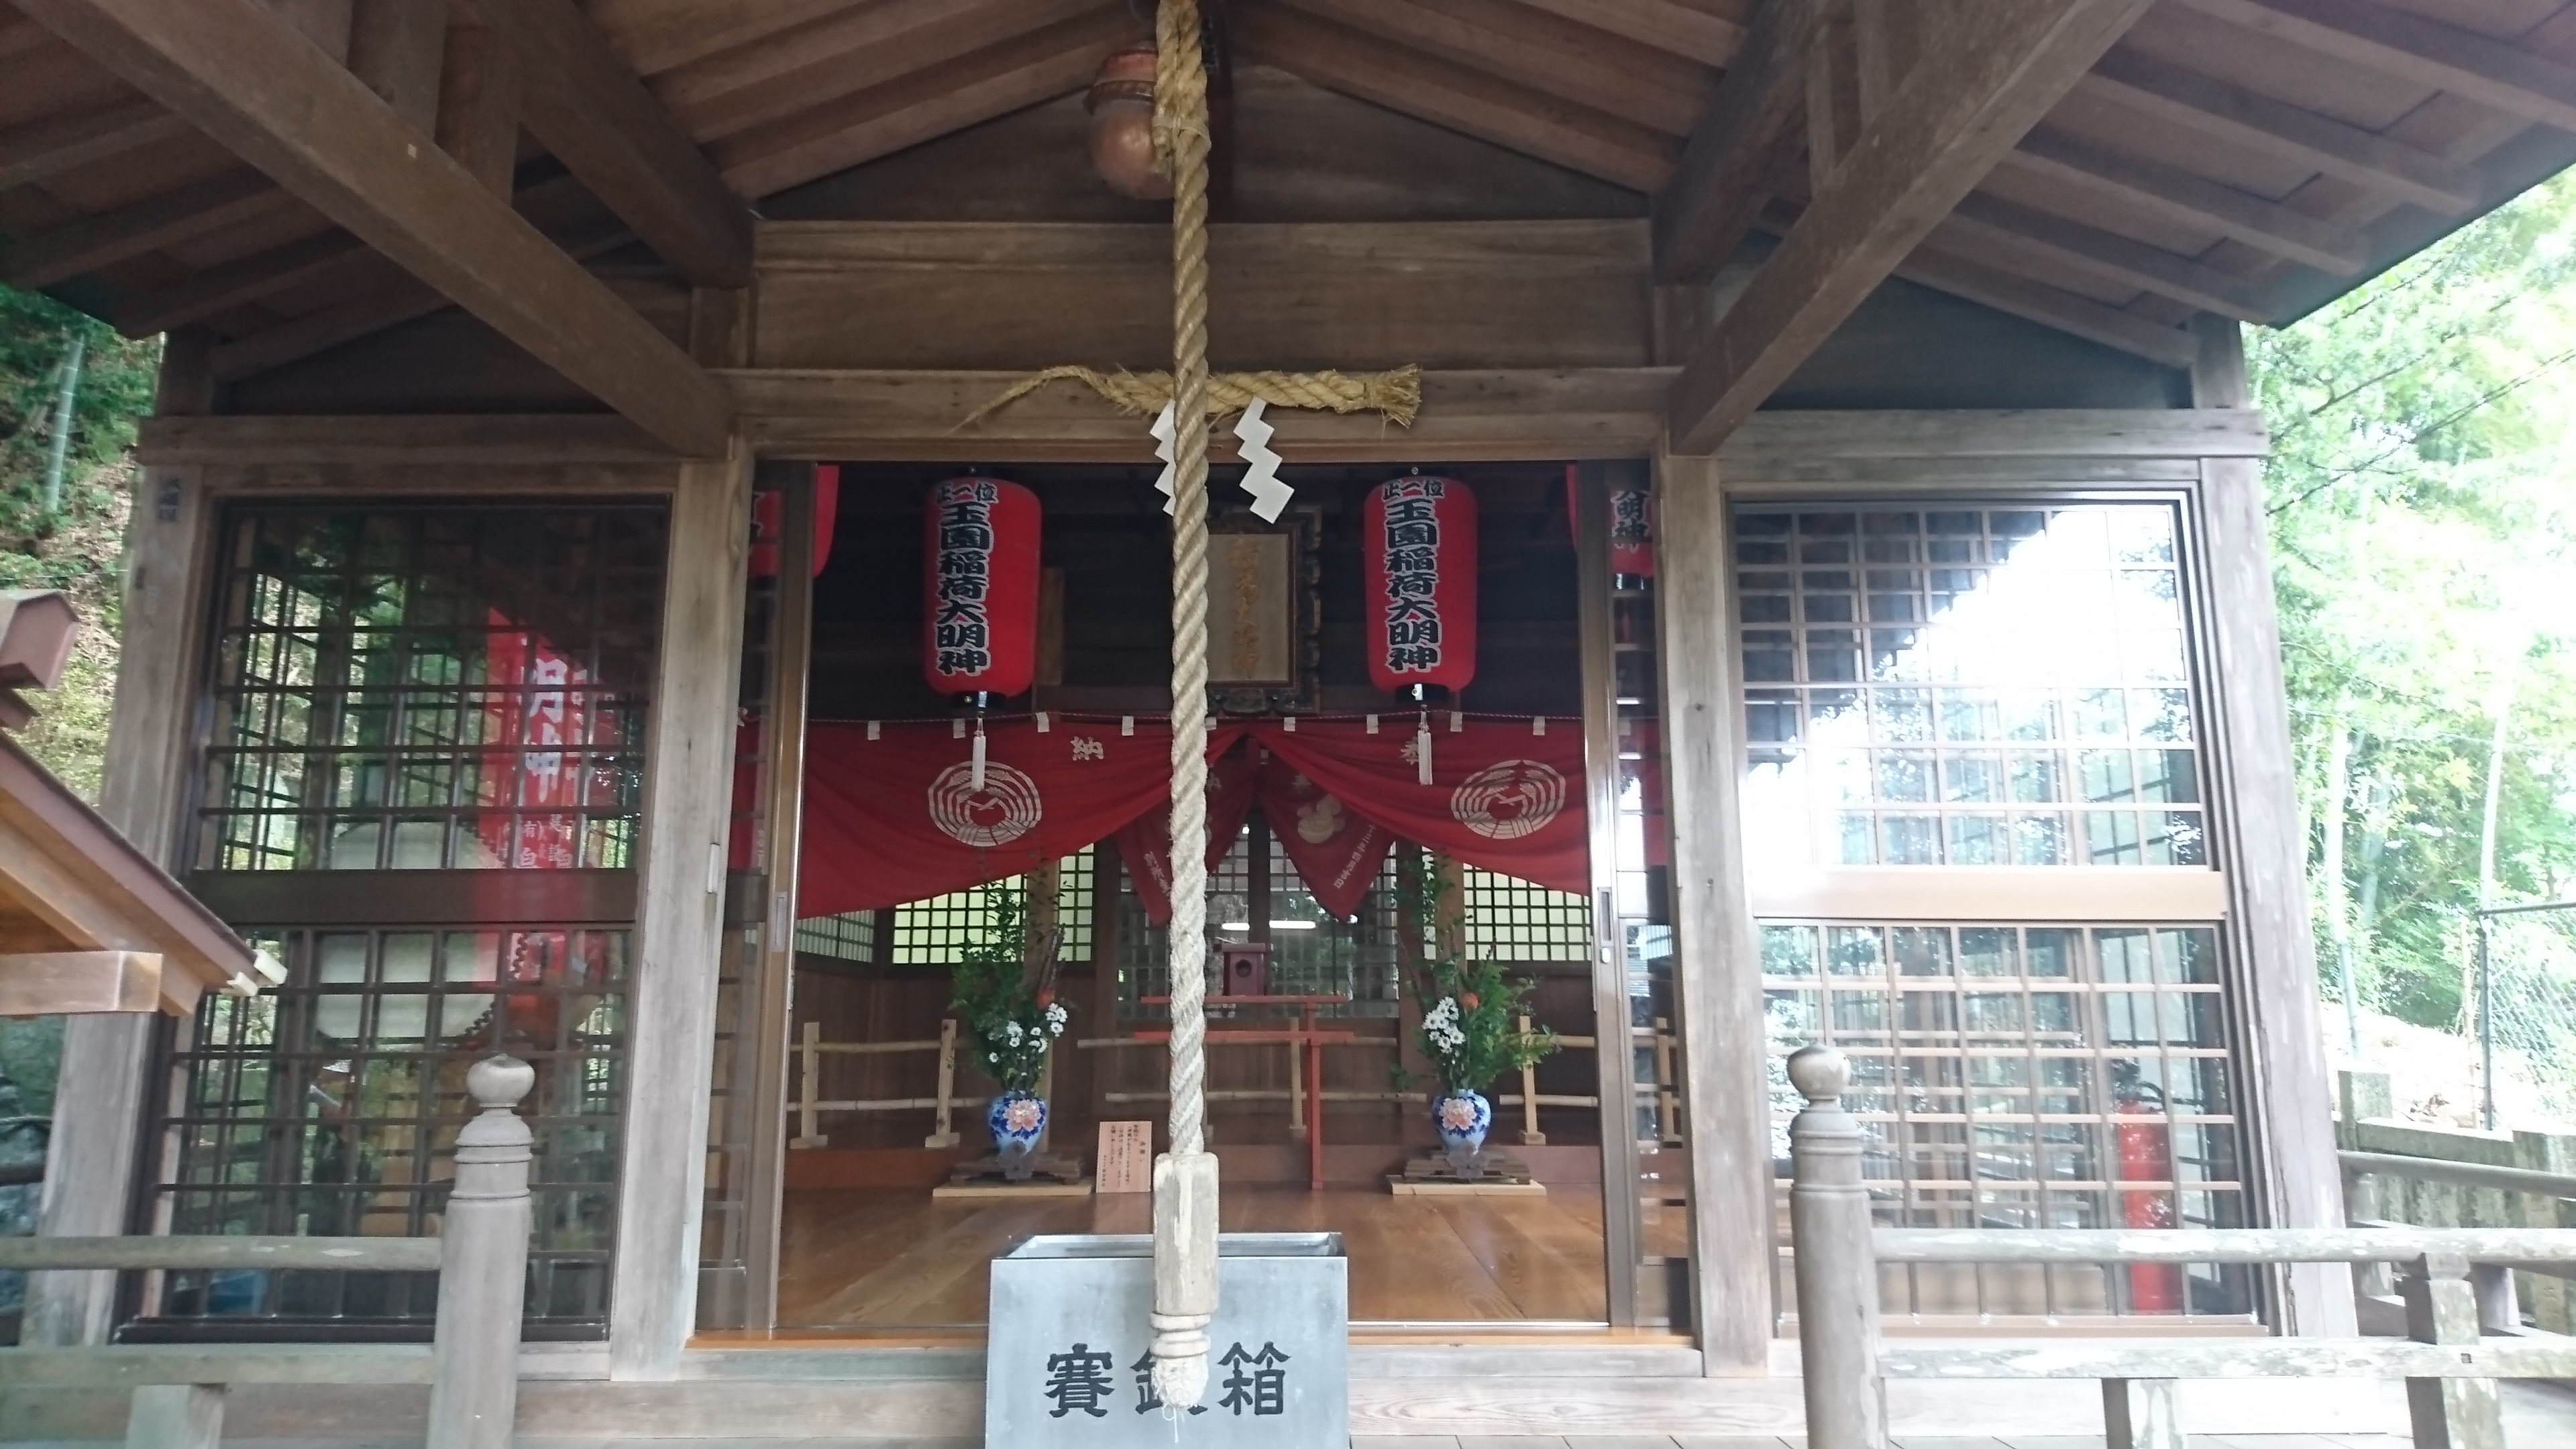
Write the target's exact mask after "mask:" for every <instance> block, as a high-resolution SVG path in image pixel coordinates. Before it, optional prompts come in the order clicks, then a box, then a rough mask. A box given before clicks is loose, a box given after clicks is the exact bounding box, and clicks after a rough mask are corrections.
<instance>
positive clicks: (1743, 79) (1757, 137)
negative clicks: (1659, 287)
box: [1655, 0, 1824, 283]
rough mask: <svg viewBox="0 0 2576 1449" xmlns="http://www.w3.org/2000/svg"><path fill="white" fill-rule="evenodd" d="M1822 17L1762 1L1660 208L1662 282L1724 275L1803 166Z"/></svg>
mask: <svg viewBox="0 0 2576 1449" xmlns="http://www.w3.org/2000/svg"><path fill="white" fill-rule="evenodd" d="M1823 12H1824V7H1823V5H1822V4H1820V3H1818V0H1765V3H1764V4H1763V7H1762V9H1761V11H1760V13H1759V14H1757V15H1755V16H1754V19H1753V28H1752V30H1751V32H1750V33H1748V34H1747V35H1746V36H1745V38H1744V45H1743V48H1742V49H1741V50H1739V51H1738V52H1737V53H1736V57H1735V63H1734V64H1733V65H1732V66H1730V67H1729V68H1728V69H1727V72H1726V78H1725V80H1723V81H1721V82H1720V83H1719V84H1718V88H1717V95H1716V97H1715V98H1714V99H1713V100H1711V101H1710V102H1709V107H1708V112H1707V114H1706V115H1704V116H1702V117H1701V118H1700V122H1699V125H1698V127H1697V128H1695V129H1694V130H1693V131H1692V132H1691V136H1690V141H1689V144H1687V145H1686V146H1685V147H1684V148H1683V150H1682V158H1681V164H1680V165H1679V166H1678V167H1676V168H1675V169H1674V172H1673V180H1672V184H1671V185H1670V186H1669V187H1667V188H1666V189H1665V190H1664V192H1663V194H1661V195H1659V196H1657V197H1656V198H1655V276H1656V278H1657V279H1658V280H1659V281H1663V282H1666V283H1689V282H1705V281H1707V280H1708V279H1709V278H1711V277H1713V276H1715V275H1717V269H1718V268H1719V267H1722V266H1724V265H1725V264H1726V259H1727V257H1728V255H1729V254H1731V253H1733V252H1734V250H1735V247H1736V244H1737V243H1739V242H1741V241H1743V240H1744V238H1745V237H1746V236H1747V235H1748V234H1749V233H1751V232H1752V230H1753V225H1754V223H1755V221H1757V220H1758V219H1759V218H1760V217H1761V215H1762V208H1763V206H1764V204H1765V203H1767V202H1768V201H1769V200H1770V199H1771V197H1772V196H1773V194H1774V193H1776V192H1777V191H1778V190H1779V188H1780V182H1781V178H1782V177H1783V176H1784V175H1785V174H1787V173H1788V172H1789V171H1790V170H1791V169H1792V168H1793V167H1794V166H1795V165H1796V163H1797V141H1798V123H1799V121H1800V120H1801V119H1802V116H1803V112H1804V107H1805V104H1806V79H1807V64H1808V53H1809V49H1810V45H1811V42H1812V41H1813V40H1814V38H1815V35H1816V31H1817V29H1818V26H1819V23H1820V21H1821V19H1822V16H1823Z"/></svg>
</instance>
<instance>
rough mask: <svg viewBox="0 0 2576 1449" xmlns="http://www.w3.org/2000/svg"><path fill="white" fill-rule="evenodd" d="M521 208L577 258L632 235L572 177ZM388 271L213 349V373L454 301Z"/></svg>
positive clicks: (306, 351)
mask: <svg viewBox="0 0 2576 1449" xmlns="http://www.w3.org/2000/svg"><path fill="white" fill-rule="evenodd" d="M517 209H518V211H519V214H520V215H521V216H523V217H525V218H527V220H528V221H529V223H530V224H531V225H533V226H535V227H536V228H537V230H538V231H539V232H540V233H542V234H543V235H544V236H545V238H546V239H547V240H548V241H550V242H552V243H554V244H555V245H556V246H558V247H560V248H562V249H563V253H564V255H565V256H567V257H570V258H572V259H573V260H574V261H585V260H588V259H589V258H591V257H594V256H597V255H599V254H600V253H601V252H604V251H608V250H609V249H611V248H613V247H617V246H621V245H623V244H625V243H626V242H629V241H632V240H634V236H635V234H634V233H633V232H630V231H628V230H627V229H626V226H625V223H623V222H621V221H619V220H618V219H617V218H616V217H613V216H610V215H609V214H608V213H607V211H606V210H604V209H602V208H601V206H600V205H599V203H598V201H597V200H595V199H594V198H593V197H592V196H591V194H590V193H589V192H588V191H587V190H585V189H584V188H583V187H582V184H581V183H580V182H579V181H577V180H575V179H573V178H572V177H569V176H559V177H556V178H555V179H554V180H552V181H547V182H540V183H538V184H537V185H535V186H531V187H529V188H528V189H527V190H526V191H523V192H521V193H519V196H518V199H517ZM366 255H368V256H370V257H374V256H375V255H376V254H375V253H373V252H370V253H367V254H366ZM378 260H379V261H381V260H382V259H381V258H378ZM386 271H387V275H386V278H385V284H384V285H383V286H382V287H379V288H376V289H375V290H372V291H368V292H363V293H361V294H359V295H358V296H355V297H352V298H350V299H349V300H347V301H345V302H340V303H337V304H335V305H332V306H328V307H324V308H322V309H321V310H319V311H316V312H308V313H306V314H304V315H303V316H300V317H296V318H293V319H292V320H289V321H286V322H281V323H279V324H278V325H276V326H274V327H271V328H268V329H267V330H265V331H262V332H254V333H252V334H250V335H249V336H247V337H243V338H239V339H237V340H235V341H231V342H227V343H225V344H223V345H222V346H220V347H217V348H215V349H214V351H213V353H212V354H211V355H210V357H209V359H208V361H209V365H210V367H211V368H212V370H213V373H214V376H215V378H216V379H217V380H218V381H221V382H238V381H240V380H241V379H243V378H245V377H254V376H257V375H258V374H260V373H263V372H267V371H269V370H270V369H272V368H278V367H284V366H285V365H286V364H288V363H290V362H297V361H301V360H302V359H304V358H307V357H311V356H313V355H314V354H316V353H320V352H327V351H329V350H330V349H332V348H334V347H337V346H339V345H340V344H342V343H344V342H354V341H356V340H358V339H359V338H361V337H368V336H372V335H374V334H375V333H378V332H382V331H384V330H385V329H387V328H389V327H399V326H401V325H402V324H403V323H405V322H409V321H412V320H414V319H416V318H421V317H426V316H428V315H429V314H430V313H432V312H437V311H441V310H443V309H445V308H446V307H447V306H448V305H449V300H450V299H449V298H448V297H447V296H445V295H444V294H443V293H441V292H440V291H439V290H438V289H437V288H435V287H432V286H431V285H429V284H428V283H427V282H424V281H421V280H420V279H419V278H417V277H414V276H411V275H409V274H406V273H404V272H402V271H401V270H400V269H398V268H394V267H392V266H391V265H390V264H386ZM585 275H587V274H585ZM654 335H655V336H657V337H658V336H660V335H661V334H660V333H659V332H656V333H655V334H654Z"/></svg>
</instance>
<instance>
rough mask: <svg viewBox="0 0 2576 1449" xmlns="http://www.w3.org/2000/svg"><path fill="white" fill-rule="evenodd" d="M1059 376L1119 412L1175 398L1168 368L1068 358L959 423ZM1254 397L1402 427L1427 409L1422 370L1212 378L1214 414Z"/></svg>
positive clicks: (1145, 411) (1155, 407)
mask: <svg viewBox="0 0 2576 1449" xmlns="http://www.w3.org/2000/svg"><path fill="white" fill-rule="evenodd" d="M1059 380H1070V381H1074V382H1079V383H1081V384H1083V385H1084V386H1086V387H1088V388H1090V389H1091V390H1092V391H1093V392H1096V393H1098V394H1100V395H1101V396H1102V397H1104V398H1107V399H1108V400H1109V401H1110V402H1111V403H1113V404H1115V405H1116V406H1117V408H1118V410H1119V411H1120V412H1123V413H1127V414H1129V415H1131V416H1134V417H1140V418H1141V417H1152V416H1153V415H1155V414H1156V413H1159V412H1161V411H1162V410H1163V404H1165V403H1167V402H1170V401H1171V400H1172V375H1171V374H1170V373H1168V372H1124V371H1121V372H1100V371H1096V370H1094V369H1092V368H1088V367H1083V366H1081V365H1079V364H1077V363H1066V364H1064V365H1062V366H1058V367H1050V368H1046V369H1044V370H1042V371H1038V372H1033V373H1030V374H1029V375H1028V376H1026V377H1024V378H1021V379H1020V380H1019V381H1018V382H1015V383H1013V384H1011V386H1010V389H1009V390H1008V391H1006V392H1004V393H1003V394H1002V395H1001V396H999V397H997V398H995V399H993V400H992V401H991V402H988V403H986V404H984V405H983V406H982V407H980V408H977V409H975V411H974V412H972V413H970V414H968V415H967V418H966V421H964V422H962V423H959V424H958V425H957V426H958V428H959V429H961V430H962V429H965V428H971V427H973V426H975V425H976V424H977V423H980V422H982V421H983V420H984V419H986V418H989V417H991V416H992V415H993V414H995V413H997V412H1000V411H1001V410H1002V409H1004V408H1006V407H1009V406H1010V405H1011V404H1013V403H1015V402H1018V401H1019V400H1020V399H1022V398H1024V397H1027V396H1028V395H1029V394H1030V393H1033V392H1036V391H1037V390H1038V389H1039V388H1042V387H1044V386H1046V385H1047V384H1048V383H1051V382H1056V381H1059ZM1254 398H1259V399H1261V400H1262V401H1263V402H1266V403H1268V404H1270V405H1271V406H1272V407H1279V408H1313V409H1315V410H1316V411H1318V412H1336V413H1384V414H1386V417H1387V420H1388V421H1389V422H1392V423H1394V424H1395V425H1397V426H1398V427H1405V428H1409V427H1412V426H1413V419H1414V417H1415V416H1416V415H1417V414H1419V413H1420V412H1421V411H1422V369H1421V368H1419V367H1399V368H1397V369H1395V370H1394V371H1393V372H1378V373H1370V374H1367V375H1365V376H1361V377H1353V376H1351V375H1350V374H1348V373H1342V372H1331V371H1326V372H1220V373H1218V374H1216V375H1215V376H1213V377H1211V378H1209V379H1208V392H1207V412H1208V416H1209V417H1212V418H1221V417H1225V416H1227V415H1229V414H1232V413H1239V412H1241V411H1243V409H1244V407H1245V406H1246V405H1247V404H1249V403H1250V402H1251V401H1252V400H1253V399H1254Z"/></svg>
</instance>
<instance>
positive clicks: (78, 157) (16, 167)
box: [0, 96, 188, 188]
mask: <svg viewBox="0 0 2576 1449" xmlns="http://www.w3.org/2000/svg"><path fill="white" fill-rule="evenodd" d="M186 134H188V123H187V122H185V121H182V120H180V119H179V118H178V117H177V116H174V115H171V114H170V113H169V112H168V111H165V110H163V109H161V108H160V107H159V106H156V105H154V104H152V103H151V102H150V101H147V100H145V99H143V98H142V97H140V96H135V97H131V98H129V99H126V100H120V101H111V102H109V103H108V104H106V105H104V106H100V107H98V108H97V109H95V110H88V111H79V112H75V113H73V114H71V115H64V116H47V117H45V118H44V119H42V120H37V121H30V122H28V123H27V124H26V125H23V126H15V127H12V128H10V129H9V130H6V131H0V188H6V187H11V186H24V185H26V184H27V183H28V182H31V181H42V180H44V179H45V178H46V177H48V176H54V175H58V174H60V173H62V172H65V171H69V170H72V169H73V168H75V167H80V166H87V165H89V164H90V163H91V162H94V161H106V160H110V159H112V158H114V157H118V156H122V155H125V154H126V153H128V152H130V151H136V150H140V149H141V148H143V147H145V146H153V145H158V144H160V143H161V142H163V141H172V140H176V139H178V138H179V137H181V136H184V135H186Z"/></svg>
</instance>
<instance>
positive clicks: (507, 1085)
mask: <svg viewBox="0 0 2576 1449" xmlns="http://www.w3.org/2000/svg"><path fill="white" fill-rule="evenodd" d="M536 1085H537V1069H536V1068H534V1067H532V1066H529V1065H528V1064H527V1063H526V1062H523V1061H521V1060H519V1059H518V1058H517V1057H514V1056H510V1055H507V1054H506V1053H496V1054H494V1055H492V1056H488V1057H485V1058H484V1059H483V1060H481V1061H479V1062H476V1063H475V1064H474V1065H472V1066H470V1067H468V1068H466V1069H465V1091H466V1094H467V1095H468V1096H471V1097H472V1098H473V1099H474V1103H475V1105H476V1106H478V1107H481V1108H482V1109H483V1110H484V1111H486V1112H508V1111H511V1110H513V1109H514V1108H516V1107H517V1106H518V1105H519V1103H520V1102H522V1101H524V1100H526V1098H527V1095H528V1093H529V1091H530V1090H531V1089H533V1088H534V1087H535V1086H536Z"/></svg>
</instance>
